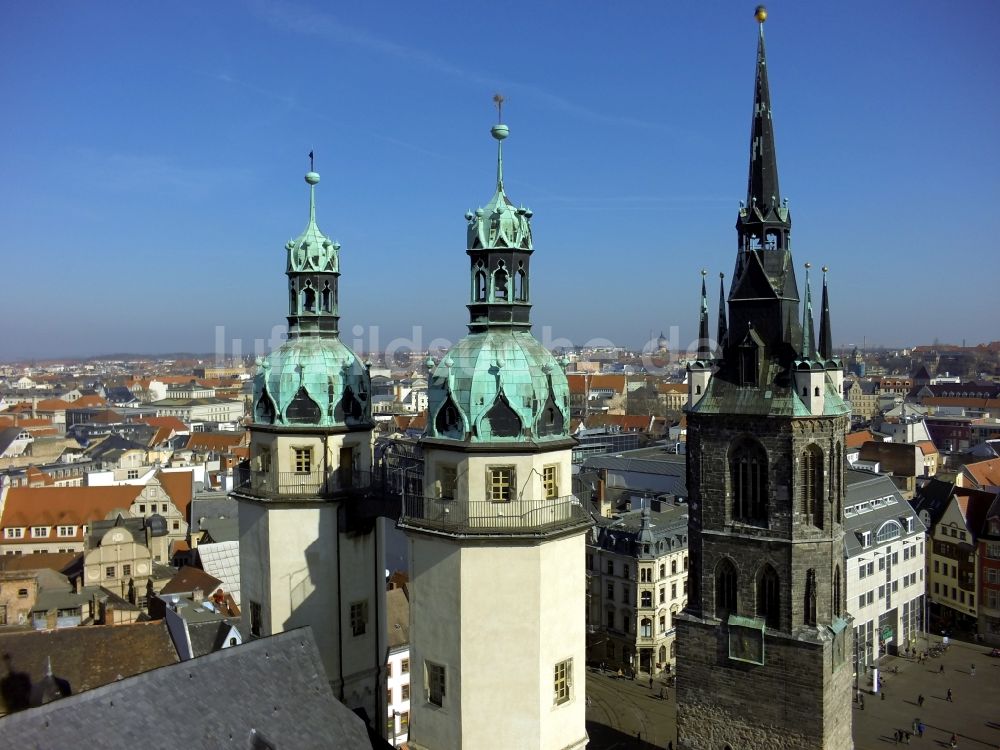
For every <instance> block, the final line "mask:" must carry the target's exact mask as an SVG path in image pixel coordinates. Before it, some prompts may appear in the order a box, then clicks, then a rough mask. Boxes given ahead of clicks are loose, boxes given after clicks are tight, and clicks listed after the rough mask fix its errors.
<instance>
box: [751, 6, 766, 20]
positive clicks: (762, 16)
mask: <svg viewBox="0 0 1000 750" xmlns="http://www.w3.org/2000/svg"><path fill="white" fill-rule="evenodd" d="M753 17H754V18H756V19H757V23H764V21H766V20H767V8H765V7H764V6H763V5H758V6H757V10H755V11H754V12H753Z"/></svg>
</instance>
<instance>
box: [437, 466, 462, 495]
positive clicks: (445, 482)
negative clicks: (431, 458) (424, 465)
mask: <svg viewBox="0 0 1000 750" xmlns="http://www.w3.org/2000/svg"><path fill="white" fill-rule="evenodd" d="M438 482H439V483H440V492H439V497H441V498H442V499H443V500H451V499H453V498H454V497H455V486H456V485H457V484H458V472H457V471H456V469H455V467H454V466H439V467H438Z"/></svg>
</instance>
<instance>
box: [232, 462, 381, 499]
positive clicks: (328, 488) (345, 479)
mask: <svg viewBox="0 0 1000 750" xmlns="http://www.w3.org/2000/svg"><path fill="white" fill-rule="evenodd" d="M372 481H373V477H372V474H371V472H368V471H357V470H348V469H334V470H332V471H306V472H297V471H261V470H256V469H251V468H249V467H246V466H238V467H236V468H235V469H234V470H233V490H234V492H238V493H239V494H242V495H246V496H248V497H256V498H260V499H264V500H308V499H316V498H321V499H328V498H333V497H339V496H342V495H344V494H347V493H351V492H364V491H367V490H369V489H370V488H371V487H372Z"/></svg>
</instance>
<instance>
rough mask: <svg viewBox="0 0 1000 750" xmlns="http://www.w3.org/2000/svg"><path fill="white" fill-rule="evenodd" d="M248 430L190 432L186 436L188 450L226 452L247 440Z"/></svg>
mask: <svg viewBox="0 0 1000 750" xmlns="http://www.w3.org/2000/svg"><path fill="white" fill-rule="evenodd" d="M249 435H250V433H248V432H192V433H191V437H189V438H188V441H187V445H186V446H184V447H185V448H187V449H188V450H202V451H216V452H218V453H226V452H227V451H229V450H230V449H231V448H235V447H236V446H238V445H243V444H244V443H245V442H247V441H248V440H249V439H250V438H249Z"/></svg>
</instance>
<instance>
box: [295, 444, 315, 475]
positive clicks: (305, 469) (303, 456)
mask: <svg viewBox="0 0 1000 750" xmlns="http://www.w3.org/2000/svg"><path fill="white" fill-rule="evenodd" d="M292 458H293V461H294V465H295V473H296V474H310V473H312V448H293V449H292Z"/></svg>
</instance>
